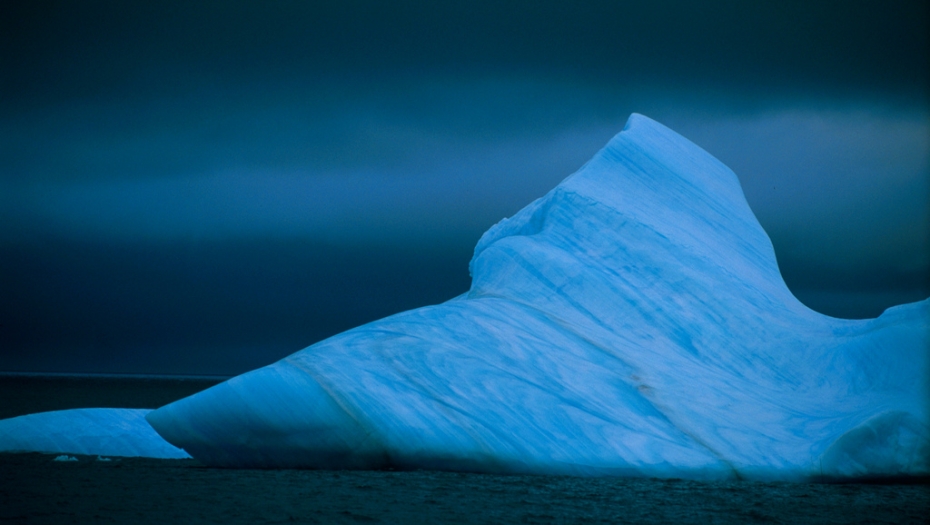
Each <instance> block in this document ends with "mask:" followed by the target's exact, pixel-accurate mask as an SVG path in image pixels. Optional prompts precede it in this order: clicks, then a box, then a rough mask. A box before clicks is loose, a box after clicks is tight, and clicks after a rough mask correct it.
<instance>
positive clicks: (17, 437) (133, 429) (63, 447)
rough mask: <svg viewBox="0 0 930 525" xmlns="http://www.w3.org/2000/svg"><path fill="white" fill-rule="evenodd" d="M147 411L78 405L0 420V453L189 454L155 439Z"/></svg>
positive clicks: (179, 455) (180, 455)
mask: <svg viewBox="0 0 930 525" xmlns="http://www.w3.org/2000/svg"><path fill="white" fill-rule="evenodd" d="M149 412H150V410H140V409H128V408H78V409H73V410H58V411H54V412H40V413H38V414H29V415H27V416H19V417H13V418H9V419H3V420H0V452H46V453H50V454H62V453H65V454H87V455H99V456H143V457H151V458H165V459H180V458H189V457H190V456H188V455H187V453H185V452H184V451H183V450H181V449H179V448H176V447H174V446H172V445H171V444H170V443H167V442H166V441H165V440H164V439H162V438H161V436H159V435H158V434H157V433H156V432H155V431H154V430H153V429H152V427H151V426H149V424H148V422H147V421H146V420H145V415H146V414H148V413H149Z"/></svg>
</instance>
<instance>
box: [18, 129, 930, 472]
mask: <svg viewBox="0 0 930 525" xmlns="http://www.w3.org/2000/svg"><path fill="white" fill-rule="evenodd" d="M470 271H471V275H472V286H471V289H470V290H469V291H468V292H467V293H465V294H463V295H461V296H459V297H456V298H454V299H451V300H449V301H447V302H445V303H443V304H439V305H435V306H428V307H424V308H419V309H416V310H412V311H408V312H404V313H401V314H397V315H394V316H391V317H388V318H385V319H382V320H379V321H375V322H372V323H369V324H367V325H364V326H360V327H358V328H355V329H352V330H349V331H347V332H344V333H342V334H339V335H336V336H334V337H332V338H330V339H327V340H325V341H322V342H320V343H317V344H315V345H313V346H310V347H308V348H306V349H304V350H302V351H300V352H297V353H295V354H293V355H291V356H289V357H287V358H285V359H283V360H281V361H279V362H277V363H274V364H272V365H269V366H266V367H264V368H261V369H258V370H255V371H252V372H249V373H246V374H243V375H241V376H238V377H235V378H232V379H230V380H229V381H226V382H224V383H221V384H219V385H217V386H215V387H213V388H210V389H208V390H205V391H203V392H200V393H198V394H195V395H193V396H190V397H188V398H185V399H182V400H180V401H177V402H175V403H172V404H170V405H167V406H164V407H162V408H159V409H157V410H155V411H152V412H150V413H148V414H147V415H146V416H145V417H146V419H147V421H148V422H149V423H150V424H151V427H152V428H154V430H155V431H157V432H158V434H160V435H161V436H162V437H163V438H164V439H165V440H166V441H167V442H168V443H170V444H172V445H174V446H176V447H179V448H181V449H184V450H185V451H186V452H187V453H189V454H190V455H191V456H193V457H194V458H196V459H198V460H200V461H201V462H203V463H206V464H208V465H217V466H226V467H264V468H280V467H303V468H334V469H341V468H352V469H377V468H388V467H391V468H397V469H416V468H422V469H445V470H468V471H480V472H505V473H540V474H569V475H585V476H587V475H597V476H600V475H618V476H653V477H681V478H692V479H721V478H749V479H766V480H767V479H783V480H805V479H814V478H839V479H848V478H861V477H874V476H926V475H928V474H930V419H928V407H927V399H928V397H927V396H928V393H930V388H928V387H930V382H928V377H930V358H928V348H930V299H928V300H924V301H921V302H918V303H912V304H907V305H902V306H897V307H894V308H890V309H888V310H887V311H885V313H884V314H882V315H881V316H880V317H878V318H877V319H871V320H857V321H852V320H841V319H834V318H830V317H827V316H824V315H821V314H819V313H816V312H814V311H812V310H810V309H809V308H807V307H805V306H804V305H803V304H801V303H800V302H799V301H798V300H797V299H796V298H795V297H794V296H793V295H792V294H791V292H790V291H789V290H788V288H787V287H786V286H785V283H784V281H783V280H782V277H781V275H780V273H779V270H778V266H777V263H776V260H775V253H774V251H773V249H772V245H771V242H770V241H769V238H768V236H767V235H766V233H765V232H764V231H763V229H762V227H761V226H760V225H759V223H758V221H757V220H756V218H755V216H754V215H753V213H752V211H751V210H750V208H749V206H748V204H747V202H746V199H745V197H744V196H743V193H742V190H741V188H740V184H739V181H738V180H737V178H736V176H735V175H734V174H733V172H732V171H730V170H729V169H728V168H727V167H726V166H724V165H723V164H722V163H720V162H719V161H718V160H716V159H715V158H713V157H712V156H711V155H709V154H708V153H706V152H705V151H703V150H702V149H700V148H699V147H697V146H695V145H694V144H692V143H690V142H688V141H687V140H686V139H684V138H683V137H681V136H679V135H677V134H676V133H674V132H673V131H671V130H669V129H667V128H665V127H664V126H662V125H660V124H658V123H656V122H654V121H652V120H650V119H648V118H646V117H643V116H641V115H633V116H631V117H630V119H629V121H628V122H627V125H626V127H625V128H624V130H623V131H622V132H621V133H620V134H618V135H617V136H616V137H614V138H613V139H612V140H611V141H610V142H609V143H608V144H607V146H606V147H604V149H602V150H601V151H600V152H599V153H598V154H597V155H596V156H595V157H594V158H593V159H591V160H590V161H589V162H588V163H587V164H586V165H584V166H583V167H582V168H581V169H580V170H579V171H578V172H576V173H575V174H573V175H571V176H570V177H568V178H567V179H565V180H564V181H563V182H562V183H561V184H559V185H558V186H557V187H555V188H554V189H553V190H551V191H550V192H549V193H548V194H546V195H545V196H543V197H542V198H540V199H538V200H536V201H535V202H533V203H531V204H530V205H529V206H527V207H526V208H524V209H522V210H521V211H519V212H518V213H517V214H516V215H514V216H513V217H511V218H509V219H504V220H502V221H501V222H499V223H498V224H496V225H494V226H493V227H492V228H491V229H490V230H488V231H487V232H486V233H485V234H484V235H483V236H482V238H481V239H480V241H479V242H478V245H477V246H476V248H475V253H474V257H473V259H472V260H471V263H470ZM0 423H2V422H0ZM0 427H2V425H0ZM61 451H62V452H68V451H66V450H61Z"/></svg>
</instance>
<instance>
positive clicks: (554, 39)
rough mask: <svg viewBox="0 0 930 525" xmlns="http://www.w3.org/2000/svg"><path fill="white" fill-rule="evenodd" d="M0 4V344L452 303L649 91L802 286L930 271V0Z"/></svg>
mask: <svg viewBox="0 0 930 525" xmlns="http://www.w3.org/2000/svg"><path fill="white" fill-rule="evenodd" d="M2 10H3V12H2V13H0V20H2V22H0V24H2V25H3V27H2V31H0V51H2V52H0V68H2V69H0V93H2V96H0V137H2V140H0V224H2V226H0V296H2V299H0V315H2V321H0V348H2V350H0V370H32V371H83V372H95V371H96V372H147V373H220V374H231V373H236V372H240V371H243V370H245V369H248V368H251V367H254V366H258V365H260V364H264V363H267V362H270V361H273V360H274V359H277V358H280V357H282V356H284V355H286V354H288V353H290V352H293V351H295V350H298V349H300V348H302V347H303V346H306V345H308V344H311V343H313V342H315V341H317V340H319V339H321V338H324V337H327V336H329V335H332V334H334V333H337V332H339V331H341V330H344V329H346V328H350V327H352V326H355V325H357V324H360V323H363V322H366V321H370V320H373V319H376V318H378V317H382V316H384V315H389V314H391V313H394V312H397V311H401V310H404V309H408V308H412V307H416V306H421V305H425V304H430V303H435V302H439V301H442V300H445V299H448V298H450V297H452V296H454V295H456V294H458V293H461V292H464V291H465V290H466V289H467V287H468V282H469V280H468V274H467V264H468V259H469V257H470V253H471V250H472V247H473V246H474V243H475V242H476V241H477V239H478V237H479V236H480V235H481V233H482V232H483V231H484V230H486V229H487V228H488V227H490V226H491V225H492V224H494V223H495V222H496V221H498V220H500V219H501V218H503V217H505V216H509V215H511V214H513V213H514V212H515V211H517V210H518V209H520V208H521V207H522V206H524V205H525V204H527V203H528V202H530V201H531V200H533V199H534V198H536V197H538V196H540V195H542V194H543V193H545V192H546V191H547V190H548V189H550V188H551V187H553V186H554V185H555V184H557V183H558V182H559V181H560V180H562V179H563V178H564V177H566V176H567V175H569V174H571V173H572V172H573V171H574V170H576V169H577V168H578V167H580V166H581V165H582V164H583V163H584V162H585V161H586V160H587V159H589V158H590V157H591V156H592V155H593V154H594V153H595V152H596V151H597V150H598V149H599V148H600V147H601V146H603V145H604V144H605V143H606V142H607V141H608V140H609V139H610V138H611V137H612V136H613V135H614V134H615V133H617V132H618V131H619V130H620V129H621V128H622V126H623V123H624V121H625V120H626V118H627V116H628V115H629V114H630V113H631V112H634V111H635V112H639V113H643V114H646V115H648V116H650V117H652V118H654V119H656V120H658V121H660V122H663V123H664V124H666V125H668V126H669V127H671V128H672V129H675V130H676V131H678V132H680V133H681V134H683V135H684V136H686V137H688V138H689V139H691V140H692V141H694V142H696V143H697V144H699V145H700V146H702V147H704V148H705V149H707V150H708V151H709V152H711V153H712V154H714V155H715V156H717V157H718V158H719V159H720V160H721V161H723V162H724V163H725V164H727V165H728V166H730V167H731V168H733V170H734V171H735V172H736V174H737V175H738V176H739V178H740V180H741V182H742V184H743V188H744V190H745V192H746V196H747V200H748V201H749V203H750V205H751V206H752V208H753V210H754V211H755V212H756V214H757V216H758V217H759V220H760V222H761V223H762V224H763V226H764V227H765V228H766V231H767V232H768V233H769V235H770V236H771V238H772V241H773V244H774V246H775V249H776V254H777V256H778V259H779V265H780V267H781V269H782V273H783V274H784V276H785V278H786V282H787V283H788V284H789V286H790V287H791V288H792V291H794V292H795V294H796V295H797V296H798V297H799V298H800V299H801V300H802V301H805V302H806V303H807V304H808V305H809V306H811V307H813V308H815V309H817V310H820V311H822V312H824V313H827V314H831V315H837V316H844V317H869V316H875V315H878V314H879V313H881V311H882V310H883V309H884V308H886V307H888V306H891V305H893V304H898V303H900V302H905V301H913V300H919V299H922V298H925V297H927V296H928V295H930V124H928V122H930V118H928V116H930V110H928V107H930V105H928V102H930V95H928V93H930V92H928V82H930V80H928V78H930V76H928V66H927V64H928V62H930V60H928V58H930V57H928V53H927V48H928V28H927V20H928V15H930V13H928V12H927V6H926V3H925V2H893V3H890V4H889V3H887V2H817V3H815V4H810V3H807V2H771V3H769V2H751V3H746V2H716V3H712V4H707V3H700V4H695V3H692V2H680V1H679V2H673V1H665V2H650V3H648V4H640V5H633V6H629V5H622V3H618V2H587V3H581V4H571V5H569V4H565V3H559V2H542V3H540V2H504V3H499V2H498V3H492V2H472V3H468V4H467V5H463V4H460V3H452V2H449V3H429V2H375V1H371V0H369V1H349V2H337V3H333V5H322V6H321V5H314V3H307V2H274V3H260V2H244V1H243V2H160V3H157V4H152V5H136V4H126V3H124V2H37V1H33V2H11V3H6V4H4V7H3V8H2ZM221 356H222V357H221Z"/></svg>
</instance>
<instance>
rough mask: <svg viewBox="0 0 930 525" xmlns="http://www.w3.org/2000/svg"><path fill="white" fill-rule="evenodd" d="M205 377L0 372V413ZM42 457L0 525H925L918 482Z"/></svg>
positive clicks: (136, 404)
mask: <svg viewBox="0 0 930 525" xmlns="http://www.w3.org/2000/svg"><path fill="white" fill-rule="evenodd" d="M215 382H216V381H215V380H208V379H197V380H192V379H179V378H174V379H158V378H144V379H140V378H88V377H84V378H66V377H58V378H35V377H31V378H23V377H0V413H2V414H4V417H11V416H10V414H12V415H19V414H21V413H29V412H30V411H37V410H32V409H31V407H41V409H42V410H53V409H59V408H77V406H75V403H79V404H81V406H125V407H127V408H145V407H148V408H153V407H155V406H158V405H157V404H150V405H145V404H144V403H147V402H148V403H159V404H163V403H166V402H169V401H171V400H172V399H171V398H172V397H174V396H177V397H181V396H183V395H187V394H189V393H191V392H194V391H197V390H199V389H201V388H206V387H207V386H209V385H211V384H214V383H215ZM58 398H60V399H58ZM85 402H93V403H95V404H93V405H90V404H83V403H85ZM54 459H55V455H48V454H0V522H4V523H6V522H10V523H20V522H22V523H166V522H175V523H359V522H368V523H379V522H380V523H925V522H926V517H927V516H930V485H927V484H914V483H912V484H862V483H849V484H824V483H759V482H744V481H731V482H714V483H707V482H694V481H684V480H655V479H621V478H572V477H564V476H503V475H489V474H475V473H456V472H432V471H411V472H395V471H321V470H233V469H216V468H207V467H204V466H202V465H201V464H199V463H198V462H197V461H196V460H153V459H142V458H104V459H109V461H105V460H101V459H99V458H97V457H88V456H76V459H77V461H66V462H65V461H55V460H54Z"/></svg>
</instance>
